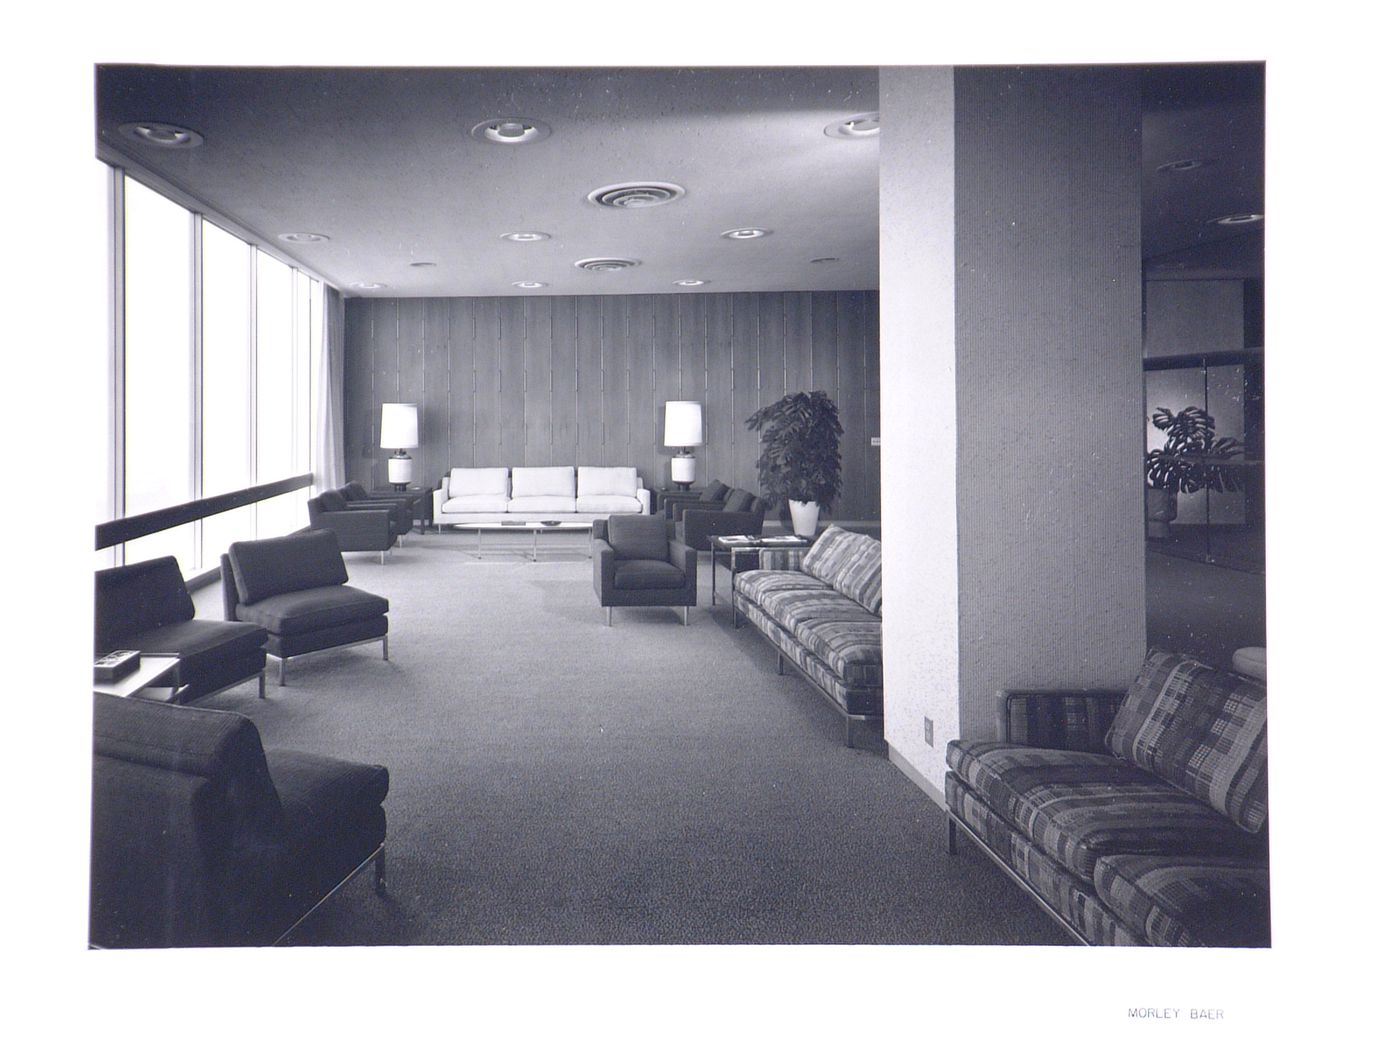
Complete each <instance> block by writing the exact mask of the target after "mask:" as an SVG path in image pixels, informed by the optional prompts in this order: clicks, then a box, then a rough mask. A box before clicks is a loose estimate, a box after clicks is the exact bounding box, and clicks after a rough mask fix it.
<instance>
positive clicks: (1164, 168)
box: [1157, 157, 1210, 175]
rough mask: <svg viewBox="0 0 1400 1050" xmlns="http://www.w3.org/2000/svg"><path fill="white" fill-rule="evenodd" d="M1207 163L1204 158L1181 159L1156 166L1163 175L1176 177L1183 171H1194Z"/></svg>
mask: <svg viewBox="0 0 1400 1050" xmlns="http://www.w3.org/2000/svg"><path fill="white" fill-rule="evenodd" d="M1209 163H1210V161H1209V160H1207V159H1206V158H1204V157H1183V158H1182V159H1181V160H1169V161H1167V162H1166V163H1165V164H1158V165H1157V170H1158V171H1160V172H1161V173H1162V174H1164V175H1177V174H1180V173H1181V172H1183V171H1196V170H1198V169H1200V168H1204V167H1205V166H1206V165H1207V164H1209Z"/></svg>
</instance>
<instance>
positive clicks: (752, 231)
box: [720, 226, 773, 241]
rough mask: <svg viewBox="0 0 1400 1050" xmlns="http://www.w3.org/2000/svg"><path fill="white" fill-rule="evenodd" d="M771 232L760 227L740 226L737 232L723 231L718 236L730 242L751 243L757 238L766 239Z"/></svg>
mask: <svg viewBox="0 0 1400 1050" xmlns="http://www.w3.org/2000/svg"><path fill="white" fill-rule="evenodd" d="M772 232H773V231H772V230H765V229H764V228H763V227H762V226H740V227H739V228H738V229H737V230H725V231H724V232H723V233H721V234H720V236H721V237H727V238H729V240H731V241H753V240H757V239H758V238H759V237H767V236H768V235H769V234H770V233H772Z"/></svg>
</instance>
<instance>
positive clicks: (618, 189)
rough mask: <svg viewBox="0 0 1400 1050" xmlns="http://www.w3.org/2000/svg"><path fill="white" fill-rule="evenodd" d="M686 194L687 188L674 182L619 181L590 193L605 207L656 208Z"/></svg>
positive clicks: (590, 196) (593, 198)
mask: <svg viewBox="0 0 1400 1050" xmlns="http://www.w3.org/2000/svg"><path fill="white" fill-rule="evenodd" d="M684 196H685V188H684V187H683V186H677V185H676V184H675V183H674V182H619V183H616V184H615V185H612V186H599V187H598V188H597V189H596V190H594V191H593V192H592V193H590V194H589V195H588V199H589V200H590V201H592V202H593V203H594V204H597V205H600V206H602V207H604V208H655V207H657V206H658V205H662V204H670V203H671V202H672V201H674V200H679V199H680V198H681V197H684Z"/></svg>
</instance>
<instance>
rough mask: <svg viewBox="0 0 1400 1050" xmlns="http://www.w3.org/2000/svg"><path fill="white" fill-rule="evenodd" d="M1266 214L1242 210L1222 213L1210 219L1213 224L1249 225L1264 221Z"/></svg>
mask: <svg viewBox="0 0 1400 1050" xmlns="http://www.w3.org/2000/svg"><path fill="white" fill-rule="evenodd" d="M1263 221H1264V216H1262V215H1260V214H1259V213H1258V212H1252V211H1241V212H1236V213H1235V214H1233V215H1221V216H1219V217H1218V218H1214V219H1211V220H1210V225H1212V226H1249V225H1251V224H1252V223H1256V222H1263Z"/></svg>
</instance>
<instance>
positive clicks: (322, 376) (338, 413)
mask: <svg viewBox="0 0 1400 1050" xmlns="http://www.w3.org/2000/svg"><path fill="white" fill-rule="evenodd" d="M325 296H326V310H325V322H324V323H323V324H322V326H321V349H320V361H319V365H318V367H317V369H316V403H315V421H314V422H315V425H314V427H313V428H312V440H313V448H312V453H311V459H312V461H311V469H312V470H313V471H314V472H315V475H316V480H315V482H314V484H315V486H316V488H317V489H318V490H320V491H322V492H324V491H325V490H326V489H333V488H339V487H340V486H341V485H344V484H345V481H346V478H345V421H344V412H345V300H344V298H343V297H342V296H341V294H340V293H339V292H338V291H336V290H335V289H334V288H332V287H331V286H330V285H325Z"/></svg>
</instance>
